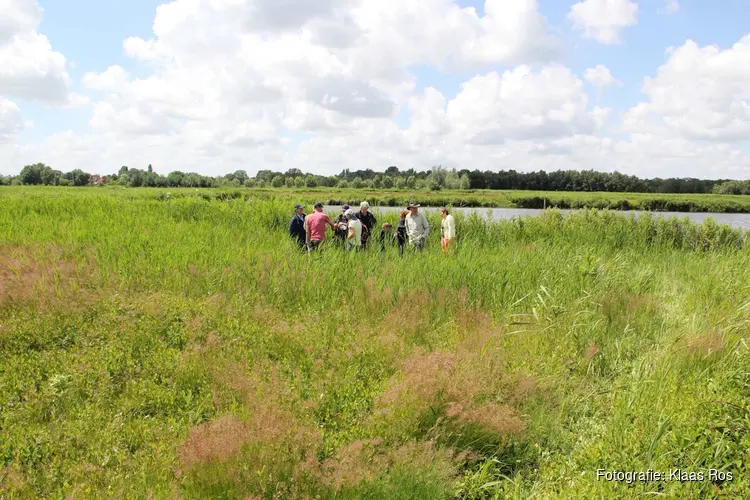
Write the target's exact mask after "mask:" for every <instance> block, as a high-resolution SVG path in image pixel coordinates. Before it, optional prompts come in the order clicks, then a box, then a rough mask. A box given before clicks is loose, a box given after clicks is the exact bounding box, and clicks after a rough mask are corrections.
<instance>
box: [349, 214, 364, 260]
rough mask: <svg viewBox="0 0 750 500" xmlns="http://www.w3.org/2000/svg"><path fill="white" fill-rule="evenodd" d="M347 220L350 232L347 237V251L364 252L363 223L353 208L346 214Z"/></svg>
mask: <svg viewBox="0 0 750 500" xmlns="http://www.w3.org/2000/svg"><path fill="white" fill-rule="evenodd" d="M344 215H345V216H346V220H347V228H348V232H347V235H346V241H347V247H346V250H347V251H351V250H357V251H359V250H362V227H363V224H362V221H360V220H359V214H357V213H356V212H354V210H352V209H351V208H350V209H349V210H347V211H346V213H345V214H344Z"/></svg>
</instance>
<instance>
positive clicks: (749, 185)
mask: <svg viewBox="0 0 750 500" xmlns="http://www.w3.org/2000/svg"><path fill="white" fill-rule="evenodd" d="M713 192H714V193H715V194H742V195H747V194H750V180H746V181H727V182H722V183H721V184H718V185H716V186H715V187H714V189H713Z"/></svg>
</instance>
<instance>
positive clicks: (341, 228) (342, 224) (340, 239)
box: [333, 205, 349, 246]
mask: <svg viewBox="0 0 750 500" xmlns="http://www.w3.org/2000/svg"><path fill="white" fill-rule="evenodd" d="M347 210H349V205H344V206H343V207H341V213H340V214H339V215H338V216H337V217H336V218H335V219H333V225H334V227H335V228H336V231H335V232H334V234H335V236H336V242H337V243H338V244H340V245H342V246H344V245H345V243H346V233H347V229H346V215H345V214H346V211H347Z"/></svg>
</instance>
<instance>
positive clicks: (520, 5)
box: [0, 0, 750, 177]
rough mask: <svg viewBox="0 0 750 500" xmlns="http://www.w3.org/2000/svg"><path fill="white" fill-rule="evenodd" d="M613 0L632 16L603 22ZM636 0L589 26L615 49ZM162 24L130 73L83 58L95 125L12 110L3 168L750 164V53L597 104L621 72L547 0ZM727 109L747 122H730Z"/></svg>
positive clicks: (267, 4)
mask: <svg viewBox="0 0 750 500" xmlns="http://www.w3.org/2000/svg"><path fill="white" fill-rule="evenodd" d="M2 1H3V0H0V2H2ZM610 4H611V5H613V6H615V7H617V6H620V8H622V6H625V7H627V8H626V9H625V10H624V11H623V10H622V9H621V11H620V13H621V14H622V12H625V13H626V14H627V13H628V12H630V14H628V15H629V16H630V17H628V15H625V16H623V15H620V16H619V17H618V16H616V15H615V14H616V11H617V9H605V10H603V11H601V12H603V15H601V16H597V15H595V14H597V13H598V12H600V11H597V10H596V7H597V5H598V6H599V8H602V6H604V7H607V5H610ZM631 4H632V2H624V1H619V2H614V1H611V2H610V3H607V2H601V1H600V2H592V1H591V0H587V1H585V2H581V3H579V4H577V5H579V6H581V5H583V6H584V7H586V6H588V7H586V8H584V9H583V10H581V8H580V7H579V8H578V9H575V7H574V10H575V11H576V12H578V14H579V15H581V16H583V17H581V19H586V20H587V22H589V21H590V22H589V23H588V24H584V23H583V21H581V23H579V24H577V26H579V27H580V28H581V29H582V30H584V31H585V32H587V33H588V36H593V37H596V38H599V39H600V40H603V41H606V42H607V43H613V42H614V41H616V40H618V39H619V38H618V33H619V32H620V30H621V29H622V28H624V27H625V26H629V25H632V24H634V23H635V20H636V15H637V9H635V10H633V9H632V8H630V7H628V6H630V5H631ZM18 5H20V4H18ZM27 5H28V4H27ZM33 5H34V6H35V5H36V4H33ZM592 5H593V6H594V7H595V8H594V9H593V10H587V9H591V6H592ZM633 5H634V4H633ZM628 9H630V10H628ZM14 12H16V13H19V12H24V11H22V10H19V9H16V10H15V11H14ZM30 12H31V11H30ZM571 12H573V11H571ZM592 12H593V14H592ZM613 12H614V13H615V14H613ZM284 13H289V15H282V14H284ZM581 13H583V14H581ZM592 15H593V17H591V16H592ZM587 16H588V17H587ZM8 19H10V18H8ZM2 23H4V24H2ZM2 23H0V33H6V34H7V33H13V34H12V35H0V36H10V37H11V38H12V39H13V40H15V39H16V37H17V36H18V35H17V34H18V33H33V32H34V31H33V30H36V29H37V26H38V18H35V17H34V16H33V15H32V16H30V17H29V16H28V15H27V16H25V17H24V15H18V16H16V15H15V14H14V17H13V21H7V20H5V19H4V18H3V21H2ZM153 32H154V36H153V38H152V39H141V38H128V39H127V40H124V41H123V49H124V52H125V54H126V55H128V56H129V57H131V58H132V59H134V64H133V65H132V69H131V70H130V71H127V70H126V69H125V67H127V68H129V69H130V68H131V66H130V65H128V66H125V65H123V66H118V65H115V62H114V61H112V62H109V63H105V64H104V65H103V66H102V67H100V68H84V69H86V70H88V71H89V72H88V73H86V74H85V75H84V76H83V78H82V82H81V83H82V84H83V85H84V87H85V88H86V89H87V92H88V95H89V96H90V97H91V98H92V99H93V103H92V106H91V112H92V114H91V117H90V122H89V127H88V130H86V131H77V132H74V131H66V130H61V131H59V132H58V133H56V134H54V135H51V136H48V137H46V138H44V139H42V140H40V141H37V142H34V143H29V144H24V145H23V146H20V145H18V143H17V141H18V130H19V126H23V123H22V122H21V121H20V112H18V113H17V111H18V110H17V107H13V106H11V105H8V104H7V103H6V107H7V111H6V115H4V116H5V118H3V119H0V123H2V125H0V127H3V128H2V130H4V131H5V132H4V137H6V140H5V143H4V145H2V146H1V147H0V157H1V158H3V159H5V158H10V159H11V160H8V161H12V162H16V164H15V165H13V166H12V168H10V170H7V168H8V167H6V166H5V165H7V163H3V164H0V170H2V169H6V171H5V172H3V173H17V172H18V170H19V167H18V165H22V164H24V163H33V162H37V161H45V162H46V163H49V164H52V165H54V166H55V168H59V169H61V170H71V169H73V168H79V167H81V168H85V169H88V170H91V169H95V170H98V173H107V172H112V171H116V170H117V168H119V166H121V165H129V166H131V167H140V168H144V167H145V166H146V165H148V164H152V165H153V166H154V168H155V169H156V171H157V172H160V173H167V172H169V171H171V170H178V169H179V170H183V171H196V172H201V173H205V174H211V175H218V174H223V173H226V172H229V171H234V170H237V169H246V170H247V171H248V172H255V171H257V170H259V169H264V168H270V169H274V170H286V169H289V168H301V169H302V170H304V171H312V172H318V173H327V174H333V173H338V172H339V171H340V170H341V169H343V168H374V169H383V168H385V167H387V166H390V165H397V166H399V167H402V168H411V167H414V168H418V169H422V168H429V167H430V166H431V165H434V164H443V165H446V166H455V167H458V168H469V169H475V168H478V169H493V170H497V169H500V168H505V169H511V168H513V169H517V170H522V171H529V170H539V169H546V170H550V169H553V170H554V169H558V168H573V169H589V168H595V169H599V170H609V171H611V170H615V169H618V170H620V171H622V172H626V173H632V174H637V175H641V176H654V175H660V176H664V175H679V176H683V175H694V176H698V177H706V176H723V177H726V176H733V177H741V176H743V175H744V176H748V174H750V160H748V155H747V154H745V153H743V152H742V145H741V144H740V143H739V142H731V141H733V140H734V139H735V138H737V137H739V134H740V133H741V132H743V131H744V130H745V129H744V128H742V126H738V125H737V124H736V123H740V124H742V114H741V113H739V111H741V108H740V106H741V105H742V103H743V102H746V101H747V93H746V90H747V83H746V82H747V80H746V79H743V78H746V70H744V69H743V68H744V67H745V66H747V65H743V64H742V61H743V60H746V59H747V54H746V53H745V52H743V50H744V49H737V48H734V49H732V50H730V51H729V52H731V54H734V55H732V56H731V57H730V56H727V55H725V54H724V53H725V52H727V51H718V49H716V51H717V52H715V53H714V52H711V49H710V48H702V49H700V48H696V49H694V50H693V52H695V54H694V55H693V56H691V57H687V55H689V54H690V51H685V47H681V48H680V49H676V50H675V51H674V52H673V53H672V54H671V55H670V56H669V62H667V63H666V64H665V66H664V67H663V68H661V69H660V70H659V72H658V74H657V76H656V77H654V78H652V79H650V80H648V81H647V83H646V85H644V92H646V95H647V96H648V98H647V99H645V101H644V102H643V103H640V104H639V105H637V106H634V107H633V109H631V110H630V111H629V112H628V113H626V114H625V115H624V116H621V114H620V113H618V112H615V111H614V110H612V109H609V108H605V107H599V106H596V102H595V101H594V100H593V99H591V98H590V97H589V95H588V93H587V90H588V89H590V87H588V86H587V85H584V81H586V82H589V83H590V84H591V85H593V86H594V87H596V91H598V92H602V89H604V88H606V87H609V86H612V85H618V84H619V82H618V81H617V80H616V79H615V77H614V76H613V75H612V74H611V72H610V71H609V69H608V68H607V67H606V66H604V65H598V66H595V67H593V68H589V69H588V70H586V71H585V72H583V73H582V74H580V75H576V74H574V73H573V72H572V71H571V70H570V69H569V68H566V67H564V66H562V65H561V64H559V62H556V56H557V55H558V54H559V53H560V52H561V51H560V47H559V43H560V42H559V40H557V39H556V38H555V37H553V36H551V35H550V33H549V30H548V28H547V26H546V21H545V19H544V17H543V16H542V15H541V14H540V13H539V11H538V9H537V2H536V1H535V0H505V1H501V0H488V1H487V2H486V4H485V9H484V14H483V15H482V16H480V15H479V14H478V12H477V11H476V10H475V9H473V8H461V7H459V6H458V5H457V4H456V3H455V2H453V1H451V0H381V1H379V2H374V1H370V0H348V1H343V0H307V1H306V2H303V0H283V1H279V0H276V1H271V0H252V1H250V0H247V1H245V0H175V1H173V2H171V3H167V4H164V5H162V6H160V7H159V8H158V10H157V11H156V15H155V17H154V20H153ZM40 36H41V35H40ZM743 46H744V42H743ZM658 50H661V48H658ZM29 54H32V53H31V52H29ZM24 55H26V54H24ZM743 58H744V59H743ZM63 64H64V60H63ZM499 64H502V65H504V66H505V68H503V70H497V66H498V65H499ZM63 67H64V66H63ZM424 67H426V68H429V69H430V70H432V71H434V72H443V73H451V72H453V73H459V74H468V75H470V76H469V77H467V78H465V81H464V82H463V83H462V84H461V85H460V87H459V89H458V93H457V94H456V95H453V94H448V92H447V91H446V88H444V87H443V86H442V85H441V83H442V82H441V81H440V79H435V81H418V80H417V77H416V74H417V70H416V68H424ZM665 68H666V69H665ZM1 71H2V69H0V72H1ZM618 76H620V75H618ZM423 87H424V88H423ZM587 87H588V89H587ZM726 88H729V89H730V90H728V91H727V90H726ZM720 89H725V90H720ZM441 90H442V91H441ZM673 91H674V92H673ZM727 92H728V94H727ZM592 93H593V90H592ZM68 95H69V93H68ZM681 95H682V97H679V96H681ZM675 96H678V97H675ZM727 96H728V97H727ZM742 96H745V97H742ZM76 99H78V100H80V99H82V98H81V97H80V96H79V97H78V98H76ZM679 99H682V100H683V101H684V102H685V103H692V107H685V106H682V104H681V101H679ZM722 99H723V100H722ZM727 99H728V104H727ZM73 100H74V98H72V97H70V96H69V97H68V101H69V102H72V101H73ZM722 112H724V113H726V112H732V113H734V114H733V115H732V120H734V121H735V122H736V123H735V124H734V125H732V121H731V120H730V121H729V122H728V123H729V125H724V124H723V123H724V122H722V120H719V119H717V116H718V115H720V114H721V113H722ZM688 118H689V119H690V120H691V121H695V122H700V123H698V124H695V123H694V124H693V129H694V130H692V134H691V133H685V127H686V125H685V124H684V123H683V124H682V126H680V122H681V121H682V122H687V121H688ZM712 120H714V121H712ZM19 123H20V124H21V125H19ZM696 127H700V128H702V130H700V129H699V130H695V128H696ZM689 131H690V130H688V132H689ZM611 132H624V133H625V135H621V134H620V135H617V137H618V138H614V136H613V137H608V135H609V134H610V133H611ZM712 134H713V135H714V136H715V137H714V138H713V139H711V141H706V140H704V139H706V138H711V135H712ZM93 166H95V167H93ZM712 172H713V173H715V174H716V175H713V174H712Z"/></svg>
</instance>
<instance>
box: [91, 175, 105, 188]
mask: <svg viewBox="0 0 750 500" xmlns="http://www.w3.org/2000/svg"><path fill="white" fill-rule="evenodd" d="M106 183H107V176H106V175H99V174H92V175H91V184H93V185H94V186H99V185H102V184H106Z"/></svg>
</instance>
